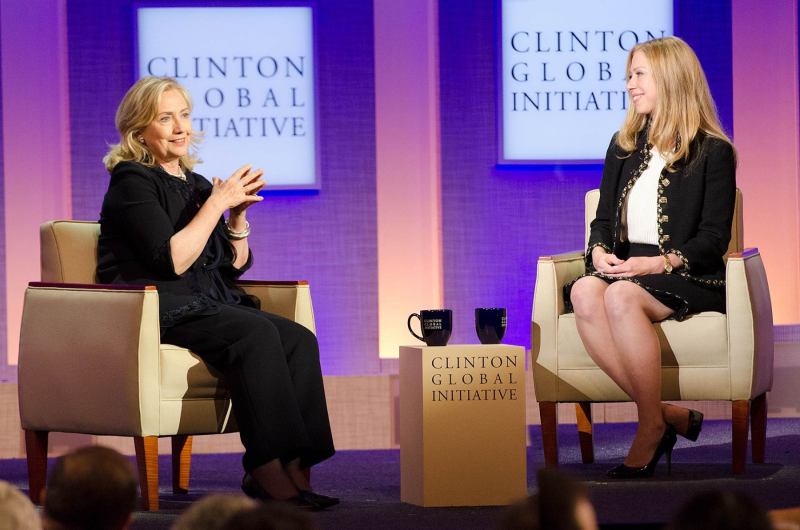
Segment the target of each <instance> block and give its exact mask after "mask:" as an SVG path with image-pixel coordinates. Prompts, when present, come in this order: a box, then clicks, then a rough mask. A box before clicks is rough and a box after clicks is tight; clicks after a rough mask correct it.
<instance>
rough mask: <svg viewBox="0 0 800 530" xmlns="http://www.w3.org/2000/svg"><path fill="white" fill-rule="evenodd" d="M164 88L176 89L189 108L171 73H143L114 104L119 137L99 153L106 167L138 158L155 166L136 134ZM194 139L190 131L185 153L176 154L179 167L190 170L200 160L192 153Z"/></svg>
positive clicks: (151, 116)
mask: <svg viewBox="0 0 800 530" xmlns="http://www.w3.org/2000/svg"><path fill="white" fill-rule="evenodd" d="M167 90H177V91H178V92H180V94H181V95H182V96H183V98H184V99H185V100H186V104H187V105H188V106H189V110H190V111H191V110H192V98H191V96H189V92H188V91H187V90H186V88H184V87H183V86H182V85H181V84H180V83H178V82H177V81H176V80H175V79H173V78H171V77H153V76H148V77H143V78H141V79H139V80H138V81H137V82H136V83H135V84H134V85H133V86H132V87H131V88H130V89H128V92H127V93H126V94H125V97H124V98H122V102H120V104H119V107H118V108H117V116H116V119H115V124H116V126H117V131H118V132H119V138H120V141H119V143H118V144H114V145H112V146H110V148H109V150H108V153H106V156H104V157H103V164H105V166H106V169H107V170H108V171H111V170H112V169H114V166H116V165H117V164H119V163H120V162H139V163H141V164H144V165H146V166H150V167H155V166H156V160H155V158H154V157H153V153H151V152H150V150H149V149H148V148H147V146H145V145H144V144H143V143H141V142H139V141H138V140H137V138H138V136H139V135H140V134H141V133H142V131H144V130H145V129H146V128H147V126H148V125H150V123H152V122H153V120H155V119H156V116H157V115H158V104H159V102H160V101H161V95H162V94H163V93H164V92H166V91H167ZM198 141H199V134H198V133H196V132H192V134H191V135H190V136H189V146H190V150H189V153H188V154H187V155H186V156H182V157H181V158H180V164H181V166H182V167H183V168H185V169H188V170H191V169H192V168H193V167H194V165H195V164H197V163H198V162H199V161H200V160H199V159H198V158H197V157H196V156H195V154H194V153H195V152H196V150H197V142H198Z"/></svg>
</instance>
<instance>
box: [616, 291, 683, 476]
mask: <svg viewBox="0 0 800 530" xmlns="http://www.w3.org/2000/svg"><path fill="white" fill-rule="evenodd" d="M604 300H605V307H606V314H607V315H608V323H609V327H610V329H611V336H612V338H613V344H614V345H615V347H616V351H617V354H618V356H619V357H618V360H619V362H620V364H621V365H622V367H623V368H622V370H623V372H624V373H625V374H626V375H627V380H628V382H629V383H630V385H631V388H630V396H631V399H633V400H634V401H635V402H636V408H637V412H638V415H639V426H638V428H637V429H636V437H635V438H634V440H633V444H632V445H631V448H630V450H629V451H628V456H627V458H626V459H625V465H627V466H630V467H639V466H643V465H645V464H646V463H647V462H649V461H650V459H651V458H652V456H653V454H654V453H655V450H656V447H657V446H658V443H659V441H660V439H661V437H662V436H663V434H664V430H665V429H666V425H665V423H664V417H663V415H662V411H661V348H660V346H659V343H658V336H657V335H656V332H655V329H654V328H653V324H652V323H653V322H654V321H659V320H663V319H665V318H667V317H668V316H669V315H671V314H672V309H670V308H668V307H667V306H665V305H664V304H662V303H661V302H659V301H658V300H656V299H655V298H654V297H653V296H652V295H650V294H649V293H648V292H647V291H645V290H644V289H643V288H641V287H639V286H638V285H636V284H634V283H632V282H627V281H619V282H615V283H613V284H611V285H609V286H608V289H606V292H605V296H604Z"/></svg>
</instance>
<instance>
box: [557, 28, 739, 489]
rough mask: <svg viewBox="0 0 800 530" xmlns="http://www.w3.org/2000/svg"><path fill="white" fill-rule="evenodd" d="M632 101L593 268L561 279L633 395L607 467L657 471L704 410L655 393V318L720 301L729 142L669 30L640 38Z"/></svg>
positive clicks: (715, 307)
mask: <svg viewBox="0 0 800 530" xmlns="http://www.w3.org/2000/svg"><path fill="white" fill-rule="evenodd" d="M626 88H627V90H628V95H629V101H630V108H629V110H628V114H627V116H626V118H625V121H624V123H623V125H622V128H621V129H620V131H619V132H618V133H617V134H615V135H614V138H612V140H611V144H610V146H609V148H608V153H607V154H606V160H605V166H604V168H603V179H602V183H601V185H600V202H599V204H598V207H597V217H596V219H595V220H594V222H593V223H592V225H591V234H590V238H589V248H588V249H587V253H586V261H587V268H588V270H589V272H588V273H587V274H586V275H584V276H583V277H581V278H579V279H578V280H577V281H576V282H574V283H572V284H569V285H567V286H566V288H565V300H569V301H570V302H571V305H572V308H573V310H574V312H575V320H576V324H577V327H578V332H579V334H580V336H581V339H582V341H583V343H584V346H585V347H586V350H587V351H588V353H589V355H590V356H591V357H592V359H593V360H594V361H595V362H596V363H597V365H598V366H599V367H600V368H601V369H602V370H603V371H604V372H606V373H607V374H608V375H609V376H610V377H611V378H612V379H613V380H614V382H616V383H617V384H618V385H619V386H620V388H622V389H623V390H624V391H625V392H626V393H627V394H628V395H629V396H630V397H631V399H633V401H635V402H636V407H637V411H638V416H639V424H638V428H637V431H636V437H635V438H634V440H633V443H632V445H631V447H630V450H629V451H628V455H627V456H626V457H625V461H624V463H623V464H622V465H620V466H617V467H615V468H614V469H612V470H610V471H609V476H610V477H612V478H635V477H647V476H652V474H653V472H654V469H655V466H656V464H657V463H658V460H659V459H660V457H661V456H663V455H664V454H666V455H667V461H668V463H669V460H670V457H671V453H672V448H673V446H674V445H675V440H676V434H679V435H682V436H685V437H687V438H689V439H691V440H696V439H697V436H698V435H699V433H700V429H701V426H702V419H703V416H702V414H700V413H699V412H697V411H690V410H688V409H685V408H682V407H677V406H672V405H666V404H664V403H661V353H660V348H659V342H658V338H657V336H656V332H655V329H654V327H653V325H652V322H657V321H660V320H664V319H667V318H675V319H677V320H681V319H683V318H684V317H685V316H686V315H689V314H692V313H697V312H701V311H720V312H724V311H725V291H724V287H725V282H724V273H725V265H724V262H723V255H724V253H725V251H726V249H727V247H728V243H729V240H730V236H731V234H730V227H731V219H732V217H733V210H734V202H735V194H736V183H735V167H736V163H735V153H734V149H733V146H732V144H731V142H730V140H729V139H728V137H727V136H726V135H725V133H724V132H723V131H722V128H721V126H720V124H719V119H718V118H717V114H716V108H715V106H714V102H713V100H712V99H711V94H710V92H709V89H708V84H707V82H706V79H705V75H704V74H703V70H702V68H701V66H700V63H699V61H698V60H697V57H696V56H695V54H694V52H693V51H692V50H691V48H690V47H689V46H688V45H687V44H686V43H685V42H683V41H682V40H680V39H678V38H676V37H667V38H662V39H656V40H652V41H649V42H645V43H642V44H638V45H637V46H635V47H634V48H633V49H632V50H631V52H630V54H629V56H628V64H627V85H626Z"/></svg>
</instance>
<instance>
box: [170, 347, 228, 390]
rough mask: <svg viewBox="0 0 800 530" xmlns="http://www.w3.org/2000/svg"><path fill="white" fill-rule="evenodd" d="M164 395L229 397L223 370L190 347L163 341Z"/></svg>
mask: <svg viewBox="0 0 800 530" xmlns="http://www.w3.org/2000/svg"><path fill="white" fill-rule="evenodd" d="M160 363H161V382H160V383H161V389H160V390H161V392H160V395H161V399H162V400H172V399H178V400H181V399H209V398H211V399H226V398H228V396H229V395H228V391H227V390H226V389H225V386H224V385H223V383H222V382H221V380H220V378H221V374H220V373H219V372H217V371H216V370H214V369H213V368H211V367H210V366H208V365H207V364H206V363H205V362H204V361H203V360H202V359H201V358H200V357H198V356H197V355H196V354H194V353H192V352H190V351H189V350H187V349H186V348H181V347H179V346H174V345H172V344H162V345H161V349H160Z"/></svg>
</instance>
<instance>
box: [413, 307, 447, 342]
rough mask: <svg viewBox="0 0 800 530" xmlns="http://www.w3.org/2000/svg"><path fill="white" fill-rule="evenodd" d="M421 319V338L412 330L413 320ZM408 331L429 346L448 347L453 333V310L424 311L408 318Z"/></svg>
mask: <svg viewBox="0 0 800 530" xmlns="http://www.w3.org/2000/svg"><path fill="white" fill-rule="evenodd" d="M414 317H416V318H417V319H419V326H420V329H421V330H422V336H421V337H420V336H419V335H417V334H416V333H414V330H413V329H411V320H412V319H413V318H414ZM408 331H410V332H411V334H412V335H414V336H415V337H416V338H418V339H419V340H421V341H422V342H424V343H425V344H427V345H428V346H446V345H447V341H448V340H450V334H451V333H452V332H453V311H452V310H451V309H423V310H422V311H420V312H419V313H412V314H411V315H409V317H408Z"/></svg>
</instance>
